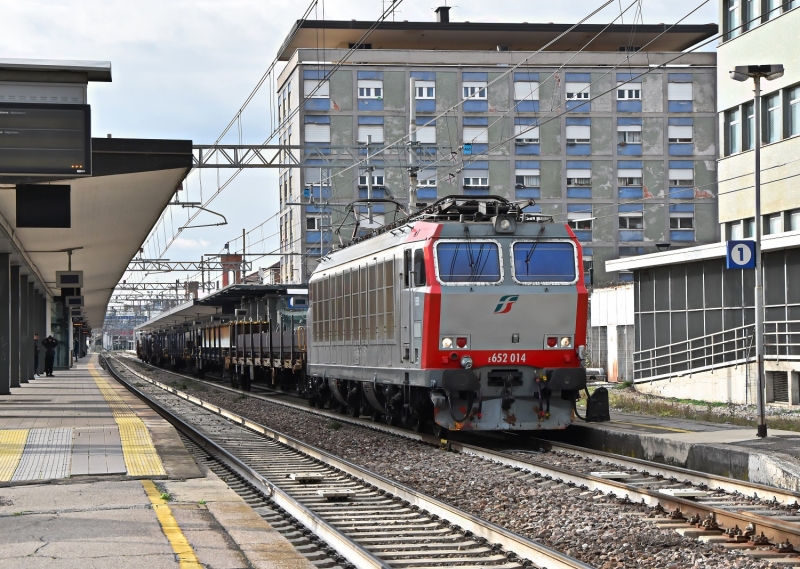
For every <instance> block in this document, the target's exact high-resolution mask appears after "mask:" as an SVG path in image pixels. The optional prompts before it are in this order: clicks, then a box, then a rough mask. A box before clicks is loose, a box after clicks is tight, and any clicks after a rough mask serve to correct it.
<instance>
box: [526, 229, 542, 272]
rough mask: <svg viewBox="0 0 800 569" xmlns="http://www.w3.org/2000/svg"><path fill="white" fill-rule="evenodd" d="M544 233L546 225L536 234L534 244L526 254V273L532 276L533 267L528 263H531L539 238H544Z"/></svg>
mask: <svg viewBox="0 0 800 569" xmlns="http://www.w3.org/2000/svg"><path fill="white" fill-rule="evenodd" d="M543 233H544V225H542V226H541V227H539V233H537V234H536V237H535V238H534V241H533V245H532V246H531V250H530V251H528V254H527V255H525V275H526V276H530V274H531V269H530V266H529V265H528V263H530V260H531V257H533V252H534V251H536V246H537V245H538V244H539V240H540V239H541V238H542V234H543Z"/></svg>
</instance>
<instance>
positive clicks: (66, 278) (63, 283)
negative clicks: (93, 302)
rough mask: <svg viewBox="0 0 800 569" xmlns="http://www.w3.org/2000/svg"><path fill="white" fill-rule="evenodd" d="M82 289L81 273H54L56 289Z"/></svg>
mask: <svg viewBox="0 0 800 569" xmlns="http://www.w3.org/2000/svg"><path fill="white" fill-rule="evenodd" d="M81 287H83V271H56V288H81Z"/></svg>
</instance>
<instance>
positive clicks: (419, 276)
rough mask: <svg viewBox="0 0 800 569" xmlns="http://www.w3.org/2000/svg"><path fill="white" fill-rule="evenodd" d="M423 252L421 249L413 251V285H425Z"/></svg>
mask: <svg viewBox="0 0 800 569" xmlns="http://www.w3.org/2000/svg"><path fill="white" fill-rule="evenodd" d="M425 283H426V279H425V254H424V253H423V251H422V249H417V250H416V251H414V286H425Z"/></svg>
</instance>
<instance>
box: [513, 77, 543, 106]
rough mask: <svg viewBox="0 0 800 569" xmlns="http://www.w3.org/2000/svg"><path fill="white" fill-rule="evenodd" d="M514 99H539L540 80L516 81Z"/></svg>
mask: <svg viewBox="0 0 800 569" xmlns="http://www.w3.org/2000/svg"><path fill="white" fill-rule="evenodd" d="M514 100H515V101H538V100H539V82H538V81H514Z"/></svg>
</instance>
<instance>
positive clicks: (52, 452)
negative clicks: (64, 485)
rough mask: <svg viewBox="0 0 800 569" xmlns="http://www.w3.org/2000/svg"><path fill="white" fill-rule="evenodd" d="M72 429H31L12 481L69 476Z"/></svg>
mask: <svg viewBox="0 0 800 569" xmlns="http://www.w3.org/2000/svg"><path fill="white" fill-rule="evenodd" d="M71 456H72V427H62V428H60V429H31V430H30V432H29V433H28V440H27V442H26V443H25V451H24V452H23V453H22V459H21V460H20V461H19V466H18V467H17V469H16V472H14V476H13V477H12V478H11V480H12V481H18V480H50V479H53V478H66V477H67V476H69V465H70V457H71Z"/></svg>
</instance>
